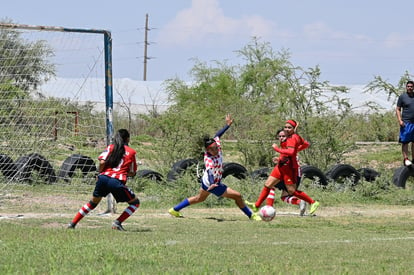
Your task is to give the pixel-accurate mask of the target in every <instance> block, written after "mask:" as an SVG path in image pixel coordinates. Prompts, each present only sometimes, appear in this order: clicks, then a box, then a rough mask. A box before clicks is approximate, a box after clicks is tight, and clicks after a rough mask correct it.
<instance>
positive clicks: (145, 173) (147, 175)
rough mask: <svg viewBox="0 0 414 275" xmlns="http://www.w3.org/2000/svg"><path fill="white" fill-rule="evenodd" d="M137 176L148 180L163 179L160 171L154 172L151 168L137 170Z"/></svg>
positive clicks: (159, 180)
mask: <svg viewBox="0 0 414 275" xmlns="http://www.w3.org/2000/svg"><path fill="white" fill-rule="evenodd" d="M137 177H138V178H141V179H142V178H143V179H149V180H153V181H157V182H161V181H162V180H163V176H162V175H161V174H160V173H158V172H155V171H153V170H149V169H143V170H138V172H137Z"/></svg>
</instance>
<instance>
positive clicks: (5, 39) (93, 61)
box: [0, 22, 114, 212]
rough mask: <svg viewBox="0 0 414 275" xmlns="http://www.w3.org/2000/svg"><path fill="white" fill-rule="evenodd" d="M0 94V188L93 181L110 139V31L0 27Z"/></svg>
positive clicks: (7, 24)
mask: <svg viewBox="0 0 414 275" xmlns="http://www.w3.org/2000/svg"><path fill="white" fill-rule="evenodd" d="M102 36H103V39H102ZM0 93H1V94H2V96H1V98H0V170H1V171H0V172H1V175H0V183H1V187H0V191H1V190H2V189H3V190H12V189H13V188H14V187H15V186H17V185H18V184H25V183H26V184H27V183H28V184H33V183H37V182H39V183H45V184H54V186H56V187H58V186H64V185H68V184H72V185H73V186H76V185H75V183H74V182H73V181H75V182H76V181H79V182H81V183H82V182H85V181H86V182H87V183H88V184H90V183H91V182H92V181H94V180H95V176H96V168H97V165H96V164H95V162H94V161H95V160H96V157H97V154H99V153H100V152H101V151H102V149H103V148H104V147H105V146H107V145H109V144H110V143H111V142H112V138H113V134H114V130H113V112H114V110H113V80H112V38H111V32H110V31H108V30H99V29H77V28H65V27H54V26H34V25H23V24H13V23H10V22H0ZM102 101H104V103H105V109H104V110H102V109H101V108H102V107H100V106H102V104H100V103H102ZM103 137H105V138H103ZM65 169H66V170H65ZM78 174H79V175H80V176H79V178H77V179H76V180H74V178H76V175H78ZM78 185H82V184H78ZM57 189H58V188H57ZM113 205H114V204H113V200H112V198H109V199H108V211H111V212H113V211H114V206H113Z"/></svg>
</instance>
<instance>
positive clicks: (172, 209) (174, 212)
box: [168, 208, 184, 218]
mask: <svg viewBox="0 0 414 275" xmlns="http://www.w3.org/2000/svg"><path fill="white" fill-rule="evenodd" d="M168 213H170V215H171V216H173V217H176V218H184V216H183V215H182V214H181V213H180V212H179V211H175V210H174V208H170V209H169V210H168Z"/></svg>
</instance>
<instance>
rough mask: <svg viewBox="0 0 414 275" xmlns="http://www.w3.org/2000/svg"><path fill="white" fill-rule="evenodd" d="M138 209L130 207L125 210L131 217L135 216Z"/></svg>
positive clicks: (133, 206)
mask: <svg viewBox="0 0 414 275" xmlns="http://www.w3.org/2000/svg"><path fill="white" fill-rule="evenodd" d="M137 208H138V207H136V206H135V205H130V206H128V207H127V208H126V209H125V212H127V213H128V214H129V215H130V216H131V215H132V214H134V212H135V210H137Z"/></svg>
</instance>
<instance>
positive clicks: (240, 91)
mask: <svg viewBox="0 0 414 275" xmlns="http://www.w3.org/2000/svg"><path fill="white" fill-rule="evenodd" d="M237 53H238V55H239V57H240V58H241V59H242V60H243V63H242V64H240V65H237V66H229V65H227V64H226V63H223V62H218V61H215V62H214V63H213V65H214V66H208V64H206V63H203V62H200V61H196V64H195V66H194V67H193V69H192V70H191V75H192V77H193V81H192V82H191V83H190V84H188V83H185V82H183V81H181V80H179V79H171V80H169V81H167V85H166V87H167V91H168V93H169V98H170V103H171V107H170V109H169V110H168V111H167V112H166V113H165V114H163V115H161V116H160V117H159V118H157V119H156V120H151V122H150V124H151V125H152V126H153V127H154V128H157V129H160V131H161V137H166V138H167V139H166V140H168V142H169V144H168V145H167V144H164V146H163V148H165V149H164V152H165V153H166V157H167V158H168V156H174V157H175V158H177V159H180V158H183V157H190V153H195V152H197V148H198V152H199V151H200V150H202V148H200V146H199V145H198V143H197V142H196V140H197V137H199V136H202V133H203V132H207V133H209V134H210V135H211V134H213V133H214V130H216V129H217V123H221V121H222V120H221V117H223V118H224V115H225V114H226V113H232V114H233V116H234V118H235V123H234V126H232V130H231V131H230V132H229V133H228V134H226V138H234V139H236V140H237V141H238V142H237V149H238V150H239V152H240V153H241V154H242V156H243V157H244V162H245V163H244V164H246V165H249V167H254V166H264V165H266V166H271V165H272V162H271V159H272V156H273V155H274V152H273V150H272V148H271V144H272V143H273V142H274V141H275V136H274V135H275V133H276V131H277V129H278V128H280V127H282V126H283V125H284V121H285V120H287V119H295V120H298V121H299V122H300V134H301V135H303V136H304V137H305V138H306V139H308V140H309V141H310V142H311V144H312V145H311V147H310V148H309V149H308V150H305V152H304V153H303V154H301V157H302V160H303V161H304V162H305V163H308V164H312V165H316V166H318V167H320V168H326V167H327V166H328V165H329V164H333V163H336V162H338V161H340V159H341V157H342V156H343V154H344V153H345V152H347V150H348V149H349V148H350V146H352V145H353V144H354V141H355V136H354V135H353V133H350V132H348V131H347V125H346V123H349V121H347V118H349V117H350V115H351V114H352V106H351V105H350V103H349V101H348V99H346V97H344V95H346V93H348V89H347V88H346V87H343V86H333V85H330V84H329V82H328V81H321V80H320V77H321V71H320V68H319V67H318V66H316V67H315V68H309V69H307V70H304V69H303V68H301V67H299V66H294V65H293V64H292V63H291V62H290V60H289V58H290V54H289V52H288V51H287V50H282V51H281V52H277V53H275V52H274V51H273V49H272V48H271V47H270V44H269V43H266V42H265V43H263V42H261V41H260V40H259V39H257V38H253V39H252V41H251V43H249V44H248V45H247V46H245V47H244V48H242V49H241V50H239V51H237ZM197 146H198V147H197ZM169 148H170V149H171V150H169ZM190 148H191V149H190ZM177 151H178V152H177Z"/></svg>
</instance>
